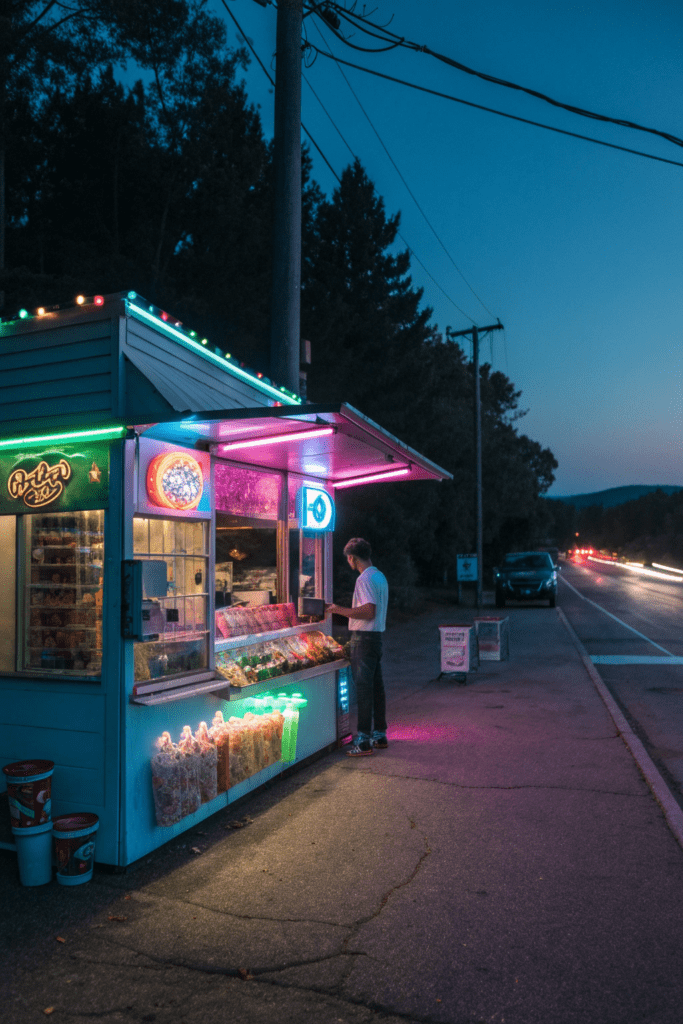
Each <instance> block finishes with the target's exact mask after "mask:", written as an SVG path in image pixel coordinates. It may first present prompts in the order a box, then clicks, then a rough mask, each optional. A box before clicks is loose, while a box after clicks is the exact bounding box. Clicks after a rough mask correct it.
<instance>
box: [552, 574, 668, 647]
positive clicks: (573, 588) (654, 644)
mask: <svg viewBox="0 0 683 1024" xmlns="http://www.w3.org/2000/svg"><path fill="white" fill-rule="evenodd" d="M560 579H562V582H563V583H564V585H565V586H566V587H569V589H570V590H573V591H574V593H575V594H576V596H577V597H580V598H581V600H582V601H587V602H588V604H592V605H593V607H594V608H597V609H598V611H600V612H604V613H605V615H608V616H609V617H610V619H614V621H615V622H618V623H619V625H620V626H624V627H625V628H626V629H630V630H631V632H632V633H635V634H636V636H639V637H640V638H641V639H642V640H647V642H648V643H649V644H652V646H653V647H656V648H657V650H659V651H664V653H665V654H668V656H669V657H670V658H673V657H674V655H673V654H672V653H671V651H667V649H666V647H662V645H661V644H657V643H655V641H654V640H650V638H649V636H645V634H644V633H640V632H639V631H638V630H637V629H634V628H633V626H629V624H628V622H624V621H623V619H619V618H617V616H616V615H612V613H611V612H608V611H607V609H606V608H603V607H602V605H601V604H596V602H595V601H591V599H590V597H585V596H584V595H583V594H582V593H581V591H580V590H577V589H576V587H573V586H572V585H571V583H570V582H569V581H568V580H565V579H563V578H562V577H560Z"/></svg>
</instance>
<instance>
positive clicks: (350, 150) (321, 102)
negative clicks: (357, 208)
mask: <svg viewBox="0 0 683 1024" xmlns="http://www.w3.org/2000/svg"><path fill="white" fill-rule="evenodd" d="M303 78H304V81H305V83H306V85H307V86H308V88H309V89H310V90H311V92H312V93H313V95H314V96H315V98H316V99H317V101H318V103H319V104H320V106H321V107H322V109H323V111H324V112H325V114H326V115H327V117H328V118H329V120H330V122H331V124H332V126H333V127H334V129H335V131H336V132H337V133H338V135H339V138H340V139H341V140H342V142H343V143H344V145H345V146H346V148H347V149H348V151H349V153H350V154H351V156H352V157H353V159H354V160H357V159H358V157H357V156H356V154H355V153H354V151H353V149H352V148H351V146H350V144H349V143H348V141H347V140H346V139H345V138H344V136H343V135H342V133H341V131H340V129H339V127H338V126H337V124H336V123H335V121H334V119H333V118H332V115H331V114H330V113H329V111H328V110H327V108H326V107H325V104H324V103H323V101H322V100H321V99H320V97H319V96H318V94H317V92H316V91H315V89H314V88H313V86H312V85H311V83H310V82H309V81H308V79H307V78H306V76H305V75H304V76H303ZM335 177H336V179H337V181H338V182H339V183H340V184H341V179H340V178H339V175H338V174H336V173H335ZM396 234H397V236H398V237H399V238H400V239H401V241H402V242H403V244H404V245H405V247H406V249H407V250H408V252H409V253H410V255H411V257H412V258H413V259H414V260H415V262H416V263H419V264H420V266H421V267H422V269H423V270H424V272H425V274H426V275H427V277H428V278H429V279H430V280H431V281H432V283H433V284H435V285H436V287H437V288H438V289H439V291H440V292H441V294H442V295H444V296H445V298H446V299H448V301H449V302H450V304H451V305H452V306H453V307H454V308H455V309H457V311H458V313H462V315H463V316H464V317H465V319H466V320H469V321H470V322H471V323H476V321H475V320H473V319H472V317H471V316H470V315H469V313H466V312H465V310H464V309H461V308H460V306H459V305H458V304H457V303H456V302H454V301H453V299H452V298H451V297H450V295H449V294H448V292H446V291H445V290H444V289H443V288H442V287H441V285H440V284H439V282H438V281H437V280H436V278H435V277H434V276H433V275H432V274H431V273H430V272H429V270H427V268H426V266H425V265H424V263H423V262H422V260H421V259H420V257H419V256H418V255H417V254H416V252H415V250H414V249H413V248H412V246H411V245H410V244H409V243H408V242H407V241H406V239H405V237H404V236H403V235H402V234H401V232H400V231H397V232H396ZM482 305H483V303H482ZM484 308H486V307H484ZM491 316H493V313H492V314H491Z"/></svg>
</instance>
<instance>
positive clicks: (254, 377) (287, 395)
mask: <svg viewBox="0 0 683 1024" xmlns="http://www.w3.org/2000/svg"><path fill="white" fill-rule="evenodd" d="M112 300H113V301H116V302H120V301H122V300H123V301H124V302H125V305H126V309H127V311H128V312H130V313H132V314H133V315H134V316H136V317H138V318H139V319H141V320H143V321H147V322H148V323H151V324H152V325H153V326H155V327H156V328H157V329H160V330H162V331H164V332H165V333H167V334H169V335H170V336H171V337H173V338H176V339H177V340H178V341H182V342H184V343H185V344H186V345H188V346H189V347H191V348H193V349H195V350H196V351H198V352H201V354H202V355H203V356H204V357H205V358H208V359H210V360H212V361H213V362H215V363H217V364H218V365H220V366H221V367H222V368H223V369H226V370H228V371H230V372H231V373H232V374H234V375H235V376H237V377H240V378H241V379H242V380H244V381H246V382H247V383H249V384H251V385H252V386H254V387H256V388H258V389H259V390H260V391H263V392H264V393H265V394H267V395H269V396H270V397H271V398H274V399H276V400H277V402H279V403H280V404H283V405H301V404H302V399H301V397H300V396H299V395H297V394H296V392H294V391H290V390H289V389H288V388H285V387H282V386H280V385H278V384H275V383H274V382H273V381H272V380H271V379H270V378H269V377H266V376H265V375H264V374H263V373H260V372H258V371H256V370H251V369H249V368H248V367H246V366H245V364H244V363H242V362H240V361H239V360H238V359H235V358H234V357H233V356H232V355H231V354H230V352H223V350H222V349H220V348H219V347H218V346H216V345H211V343H210V342H209V339H208V338H202V337H200V336H199V335H198V334H197V332H196V331H192V330H189V329H188V328H186V327H185V326H184V325H183V324H182V322H181V321H180V320H178V319H176V317H174V316H171V314H170V313H167V312H166V310H163V309H160V308H159V307H158V306H154V305H152V304H151V303H149V302H147V300H146V299H143V298H142V297H141V296H139V295H138V293H137V292H134V291H130V292H127V293H124V292H121V293H116V294H114V295H106V296H105V295H90V296H88V295H77V296H76V298H75V299H73V300H72V301H71V302H63V303H60V304H59V305H52V306H38V307H36V308H35V309H32V310H29V309H25V308H22V309H20V310H19V311H18V312H17V313H15V314H14V315H12V316H9V317H0V335H2V334H3V333H7V331H6V330H3V328H7V327H8V326H10V325H12V324H15V323H16V322H17V321H29V320H41V319H43V318H45V317H48V318H50V317H51V316H52V315H55V314H58V313H63V312H66V311H67V310H69V309H79V308H81V309H87V308H88V307H99V306H104V305H105V304H106V303H107V302H109V301H112Z"/></svg>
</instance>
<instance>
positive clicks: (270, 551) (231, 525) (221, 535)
mask: <svg viewBox="0 0 683 1024" xmlns="http://www.w3.org/2000/svg"><path fill="white" fill-rule="evenodd" d="M277 548H278V545H277V522H269V521H267V520H262V519H249V518H247V517H245V516H236V515H229V514H228V513H227V512H217V513H216V579H215V586H216V604H217V607H233V608H237V607H242V608H256V607H259V606H260V605H270V604H274V603H275V602H276V601H277V594H278V557H277Z"/></svg>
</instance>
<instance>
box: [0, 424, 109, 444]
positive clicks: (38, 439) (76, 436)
mask: <svg viewBox="0 0 683 1024" xmlns="http://www.w3.org/2000/svg"><path fill="white" fill-rule="evenodd" d="M125 433H126V428H125V427H104V428H103V429H102V430H71V431H69V433H68V434H41V435H40V436H34V437H13V438H10V439H9V440H7V441H0V448H12V447H14V448H16V446H17V445H20V444H43V443H44V442H45V441H76V440H81V439H82V438H86V437H87V438H90V439H91V440H94V439H95V438H100V439H105V438H107V437H111V438H114V437H123V435H124V434H125Z"/></svg>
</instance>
